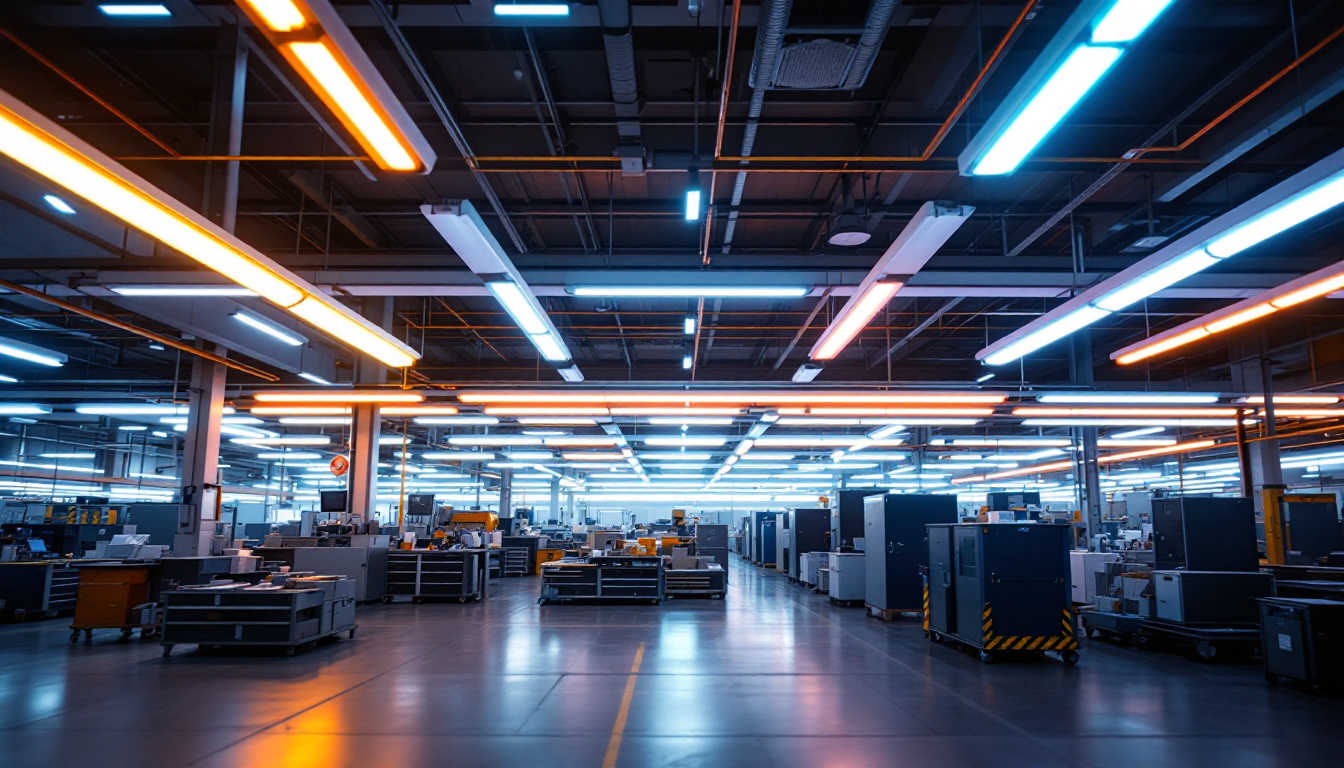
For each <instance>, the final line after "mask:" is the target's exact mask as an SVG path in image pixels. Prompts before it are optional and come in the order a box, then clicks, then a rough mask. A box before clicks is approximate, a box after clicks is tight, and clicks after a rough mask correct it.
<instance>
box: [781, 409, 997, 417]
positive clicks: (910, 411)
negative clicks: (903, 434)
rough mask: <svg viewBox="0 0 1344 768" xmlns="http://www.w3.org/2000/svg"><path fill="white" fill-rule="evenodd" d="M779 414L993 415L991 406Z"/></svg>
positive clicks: (783, 411)
mask: <svg viewBox="0 0 1344 768" xmlns="http://www.w3.org/2000/svg"><path fill="white" fill-rule="evenodd" d="M779 414H780V416H803V415H809V416H839V417H844V416H849V417H852V418H861V417H864V416H893V417H899V416H993V415H994V409H993V408H780V409H779Z"/></svg>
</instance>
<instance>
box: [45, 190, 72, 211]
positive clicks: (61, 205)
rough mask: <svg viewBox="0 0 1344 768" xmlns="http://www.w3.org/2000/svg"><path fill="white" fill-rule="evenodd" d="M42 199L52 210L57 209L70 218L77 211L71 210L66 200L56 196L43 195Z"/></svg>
mask: <svg viewBox="0 0 1344 768" xmlns="http://www.w3.org/2000/svg"><path fill="white" fill-rule="evenodd" d="M42 199H43V200H46V201H47V205H50V206H51V207H52V208H55V209H56V210H57V212H59V213H64V214H66V215H67V216H68V215H71V214H73V213H74V212H75V209H74V208H71V207H70V204H69V203H67V202H65V201H64V200H62V199H61V198H59V197H57V196H55V195H43V196H42Z"/></svg>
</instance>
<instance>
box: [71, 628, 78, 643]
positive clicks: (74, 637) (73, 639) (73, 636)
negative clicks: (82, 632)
mask: <svg viewBox="0 0 1344 768" xmlns="http://www.w3.org/2000/svg"><path fill="white" fill-rule="evenodd" d="M78 640H79V630H78V629H76V630H75V631H74V632H71V633H70V642H72V643H73V642H76V641H78Z"/></svg>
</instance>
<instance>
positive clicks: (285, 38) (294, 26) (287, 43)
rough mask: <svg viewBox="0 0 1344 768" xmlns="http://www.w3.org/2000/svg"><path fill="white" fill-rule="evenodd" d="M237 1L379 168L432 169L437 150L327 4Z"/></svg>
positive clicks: (312, 0)
mask: <svg viewBox="0 0 1344 768" xmlns="http://www.w3.org/2000/svg"><path fill="white" fill-rule="evenodd" d="M237 2H238V4H239V5H240V6H241V7H242V9H243V11H244V12H246V13H247V15H248V17H249V18H251V19H252V22H253V23H254V24H256V25H257V27H258V28H259V29H260V30H261V31H262V32H263V33H264V34H265V35H266V38H267V39H268V40H270V41H271V44H272V45H274V46H275V47H276V48H277V49H279V51H280V53H281V54H282V55H283V56H284V57H285V59H286V60H288V61H289V63H290V65H291V66H293V67H294V69H295V70H296V71H297V72H298V73H299V75H300V76H302V77H303V79H304V80H305V81H307V83H308V85H309V86H311V87H312V89H313V91H314V92H315V93H316V94H317V95H318V97H319V98H321V99H322V102H323V103H324V104H326V105H327V107H328V108H329V109H331V111H332V112H333V113H335V115H336V116H337V117H338V118H339V119H340V121H341V123H342V124H344V125H345V127H346V128H347V129H348V130H349V131H350V133H351V134H353V135H354V137H355V140H356V141H358V142H359V145H360V146H361V147H363V148H364V150H365V151H366V152H368V153H369V156H370V157H372V158H373V161H374V162H375V163H377V164H378V167H379V168H382V169H383V170H387V171H409V172H421V173H428V172H429V171H430V170H432V169H433V168H434V160H435V159H436V158H435V155H434V150H433V148H432V147H430V145H429V142H428V141H426V140H425V137H424V134H422V133H420V129H419V128H418V127H417V126H416V124H415V121H414V120H412V119H411V116H410V115H409V114H408V113H407V112H406V108H405V107H403V106H402V104H401V100H400V99H399V98H397V95H396V93H395V92H393V90H392V88H391V87H390V86H388V84H387V81H386V80H384V79H383V76H382V75H381V74H380V73H379V72H378V68H377V67H375V66H374V64H373V62H372V61H371V60H370V59H369V57H368V55H367V54H365V53H364V49H363V47H361V46H360V44H359V41H358V40H356V39H355V36H354V35H353V34H351V32H350V28H349V27H347V26H346V25H345V22H344V21H342V20H341V17H340V15H339V14H338V13H337V12H336V9H335V8H333V7H332V5H331V3H330V2H329V0H237Z"/></svg>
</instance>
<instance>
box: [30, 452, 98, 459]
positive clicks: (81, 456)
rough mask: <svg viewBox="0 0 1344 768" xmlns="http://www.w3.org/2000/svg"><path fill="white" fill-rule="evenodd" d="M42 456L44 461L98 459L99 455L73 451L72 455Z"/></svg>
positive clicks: (52, 454) (47, 454)
mask: <svg viewBox="0 0 1344 768" xmlns="http://www.w3.org/2000/svg"><path fill="white" fill-rule="evenodd" d="M41 456H42V458H44V459H93V458H97V456H98V454H96V453H93V452H92V451H89V452H84V451H73V452H70V453H44V454H42V455H41Z"/></svg>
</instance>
